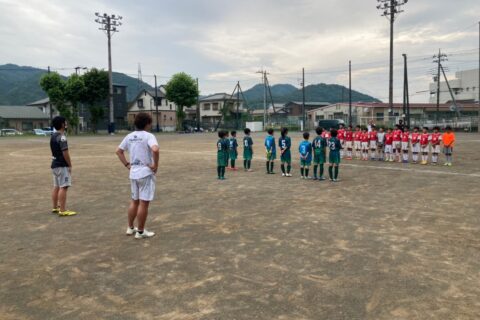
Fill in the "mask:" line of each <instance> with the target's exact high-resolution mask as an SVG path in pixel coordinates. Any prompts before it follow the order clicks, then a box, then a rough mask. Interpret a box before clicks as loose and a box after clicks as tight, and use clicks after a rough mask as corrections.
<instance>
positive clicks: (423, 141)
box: [420, 133, 430, 146]
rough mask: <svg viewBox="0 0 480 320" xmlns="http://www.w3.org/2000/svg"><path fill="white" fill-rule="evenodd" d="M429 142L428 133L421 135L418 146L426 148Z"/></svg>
mask: <svg viewBox="0 0 480 320" xmlns="http://www.w3.org/2000/svg"><path fill="white" fill-rule="evenodd" d="M429 140H430V135H429V134H428V133H422V134H421V135H420V145H422V146H427V145H428V141H429Z"/></svg>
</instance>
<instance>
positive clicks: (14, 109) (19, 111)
mask: <svg viewBox="0 0 480 320" xmlns="http://www.w3.org/2000/svg"><path fill="white" fill-rule="evenodd" d="M0 117H1V118H4V119H39V120H48V119H50V118H49V116H48V115H47V114H45V113H43V112H42V110H40V109H39V108H37V107H32V106H0Z"/></svg>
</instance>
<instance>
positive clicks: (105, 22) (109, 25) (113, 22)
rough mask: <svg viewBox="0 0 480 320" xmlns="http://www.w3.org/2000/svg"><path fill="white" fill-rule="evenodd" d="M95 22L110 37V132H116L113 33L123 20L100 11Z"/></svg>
mask: <svg viewBox="0 0 480 320" xmlns="http://www.w3.org/2000/svg"><path fill="white" fill-rule="evenodd" d="M95 16H96V17H97V19H95V22H96V23H98V24H100V25H101V27H100V28H98V29H99V30H102V31H105V33H106V34H107V39H108V87H109V88H108V96H109V97H108V100H109V111H110V112H109V114H110V124H109V128H108V131H109V133H110V134H115V118H114V110H113V81H112V44H111V43H112V35H113V34H114V33H115V32H119V31H120V30H118V27H120V26H121V25H122V23H121V22H120V20H122V17H121V16H118V15H117V16H116V15H114V14H112V15H108V14H106V13H104V14H103V15H101V14H100V13H98V12H95Z"/></svg>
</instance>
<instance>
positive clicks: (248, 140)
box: [243, 136, 253, 160]
mask: <svg viewBox="0 0 480 320" xmlns="http://www.w3.org/2000/svg"><path fill="white" fill-rule="evenodd" d="M252 146H253V140H252V137H250V136H245V137H243V159H244V160H252V158H253V147H252Z"/></svg>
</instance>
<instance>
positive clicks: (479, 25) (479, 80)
mask: <svg viewBox="0 0 480 320" xmlns="http://www.w3.org/2000/svg"><path fill="white" fill-rule="evenodd" d="M477 92H478V115H477V131H478V133H480V21H478V86H477Z"/></svg>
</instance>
